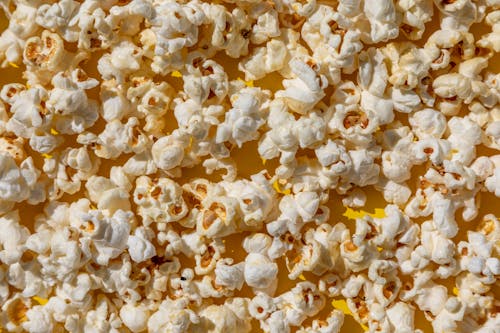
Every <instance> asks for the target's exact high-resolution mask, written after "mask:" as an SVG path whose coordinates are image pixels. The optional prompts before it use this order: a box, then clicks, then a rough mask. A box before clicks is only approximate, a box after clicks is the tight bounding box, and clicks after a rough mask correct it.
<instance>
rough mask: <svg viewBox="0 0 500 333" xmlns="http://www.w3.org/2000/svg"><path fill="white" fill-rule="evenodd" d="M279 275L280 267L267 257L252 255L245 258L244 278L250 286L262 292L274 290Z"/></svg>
mask: <svg viewBox="0 0 500 333" xmlns="http://www.w3.org/2000/svg"><path fill="white" fill-rule="evenodd" d="M277 275H278V265H276V264H275V263H273V262H272V261H271V260H269V259H268V258H267V257H266V256H264V255H262V254H258V253H250V254H248V256H247V257H246V258H245V269H244V277H245V282H246V283H247V284H248V285H249V286H251V287H253V288H256V289H258V290H262V291H267V290H273V289H274V288H275V287H276V282H277V281H276V276H277ZM271 294H272V292H271Z"/></svg>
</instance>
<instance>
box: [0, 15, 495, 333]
mask: <svg viewBox="0 0 500 333" xmlns="http://www.w3.org/2000/svg"><path fill="white" fill-rule="evenodd" d="M437 13H438V11H437V9H436V8H435V14H434V16H435V18H437V15H438V14H437ZM6 25H7V23H6V21H5V18H3V19H2V20H0V29H2V30H3V29H4V28H5V27H6ZM437 27H438V22H437V21H436V20H434V21H433V22H429V23H427V24H426V32H425V34H424V37H423V39H422V40H420V41H416V42H414V43H415V44H417V45H422V44H423V42H424V41H425V40H426V38H427V37H428V36H429V35H430V34H431V33H432V31H434V30H435V29H436V28H437ZM489 31H491V28H490V27H488V26H483V25H480V24H475V25H474V26H473V27H472V32H473V33H474V35H475V36H476V38H477V37H478V36H479V35H480V34H483V33H485V32H489ZM404 40H405V38H404V37H400V38H398V39H397V41H404ZM97 54H98V55H99V53H97ZM97 59H98V58H97V57H94V58H92V59H90V61H88V62H87V63H85V64H84V65H83V67H84V70H85V71H86V72H87V73H88V74H89V76H91V77H96V78H97V77H98V72H97V70H96V64H97ZM215 60H216V61H218V62H219V63H222V64H224V66H225V68H226V69H227V70H228V74H229V78H230V79H232V80H234V79H239V80H241V81H244V80H243V79H241V77H244V74H243V73H241V72H240V71H238V70H237V68H238V67H237V64H238V61H237V60H236V59H232V58H229V57H227V56H226V55H224V54H220V55H218V56H217V57H216V59H215ZM9 65H10V66H9V67H7V68H4V69H0V71H1V75H0V85H3V84H6V83H10V82H19V83H23V84H25V83H26V82H25V80H23V79H22V71H23V70H24V66H23V65H20V64H14V63H10V64H9ZM489 70H491V71H499V70H500V56H499V55H498V54H497V55H495V57H493V58H492V59H490V67H489ZM165 80H166V81H168V82H169V83H170V84H171V85H172V86H173V87H174V88H177V89H180V88H182V74H181V73H180V72H178V71H174V72H172V73H171V75H170V77H165ZM244 82H245V84H246V85H247V86H250V87H251V86H260V87H262V88H265V89H270V90H273V91H275V90H278V89H280V88H281V77H280V76H279V75H278V74H276V73H273V74H271V75H268V76H267V77H266V78H264V79H261V80H257V81H255V82H254V81H244ZM90 95H91V97H92V98H94V99H98V89H97V88H96V89H93V90H91V91H90ZM168 119H169V123H168V125H167V128H168V129H170V130H172V129H175V128H176V127H177V124H176V121H175V118H173V114H172V113H170V114H169V115H168ZM103 127H104V123H103V121H102V120H101V121H99V122H97V123H96V124H95V125H94V127H93V128H91V129H90V131H93V132H94V133H99V132H100V131H102V129H103ZM53 131H54V132H52V130H51V132H52V133H53V134H57V133H56V131H55V130H53ZM27 153H28V154H30V155H31V156H33V158H34V160H35V164H36V165H37V167H39V168H40V166H41V165H42V159H43V157H45V158H51V157H52V156H51V155H48V154H34V153H33V152H32V151H31V150H30V149H29V148H27ZM492 153H494V154H496V153H498V152H496V151H492V150H490V149H487V148H484V147H482V148H479V149H478V155H479V154H483V155H488V154H492ZM232 157H233V158H234V159H235V160H236V161H237V162H238V175H239V176H240V177H249V176H250V175H252V174H254V173H257V172H259V171H261V170H262V169H263V168H265V169H267V170H268V171H269V173H270V174H271V175H272V174H274V169H275V168H276V167H277V166H278V162H277V161H276V159H274V160H267V161H266V160H263V159H261V158H260V156H259V155H258V153H257V144H256V142H249V143H245V144H244V145H243V147H242V148H240V149H238V148H235V149H234V150H233V151H232ZM124 160H125V159H121V158H120V159H117V160H115V161H106V160H103V161H102V162H103V163H102V165H101V167H100V170H99V172H98V174H99V175H102V176H109V170H110V168H111V166H112V165H116V164H119V163H122V162H123V161H124ZM195 177H204V178H208V179H210V180H215V181H217V180H219V179H220V173H217V172H214V174H212V175H207V174H205V172H204V169H203V168H202V167H201V166H200V165H198V166H196V167H194V168H191V169H188V170H183V178H182V179H181V180H180V182H185V181H187V180H189V179H191V178H195ZM412 182H413V183H416V182H417V177H414V179H413V180H412ZM83 188H84V187H83V186H82V190H81V191H80V192H78V193H76V194H74V195H65V196H64V197H63V198H62V199H61V201H67V202H71V201H73V200H76V199H78V198H80V197H82V196H84V191H83ZM274 188H275V189H276V191H277V192H279V193H282V194H287V193H289V191H290V190H287V189H283V187H282V185H281V184H279V183H278V182H276V183H275V184H274ZM363 190H365V193H366V194H367V196H368V201H367V204H366V206H365V207H364V208H363V209H361V210H359V211H357V210H352V209H350V208H348V209H346V208H345V207H343V206H342V205H340V204H339V202H341V198H340V197H339V196H338V195H337V194H335V193H333V192H332V193H331V195H330V201H329V202H328V204H327V205H328V207H329V208H330V213H331V217H330V220H331V221H332V222H343V223H345V224H346V225H347V227H349V228H350V229H351V230H353V228H354V221H353V220H352V219H355V218H357V217H362V216H364V215H366V214H368V215H371V216H373V217H383V216H384V212H383V208H380V207H384V206H385V202H384V200H383V198H382V196H381V194H380V193H379V192H377V191H375V190H374V189H373V187H368V188H364V189H363ZM481 195H482V203H481V206H480V211H479V215H478V217H477V218H476V219H475V220H474V221H471V222H467V223H465V222H463V221H461V220H459V221H458V222H459V225H460V232H459V235H457V237H456V238H455V240H456V241H457V242H458V240H462V239H466V231H467V230H471V229H474V228H475V227H476V225H477V224H478V222H479V220H480V219H481V217H482V216H484V215H485V214H488V213H494V214H495V215H497V216H500V205H499V204H498V203H499V202H498V199H497V198H496V197H494V196H493V195H492V194H490V193H483V194H481ZM15 209H19V212H20V215H21V219H22V221H23V222H24V224H25V225H26V226H27V227H28V228H30V229H31V230H33V221H34V217H35V216H36V215H37V214H40V213H42V211H43V205H38V206H30V205H27V204H18V205H17V206H16V207H15ZM370 212H372V213H370ZM245 236H246V234H239V235H232V236H230V237H227V238H226V239H225V241H226V246H227V248H228V249H230V250H229V251H228V252H227V253H226V254H225V255H227V256H229V257H232V258H234V259H235V260H236V261H237V262H238V261H241V260H243V259H244V257H245V253H244V251H243V250H242V249H241V242H242V240H243V238H244V237H245ZM186 264H187V263H186ZM278 265H279V286H278V291H277V294H279V293H282V292H284V291H287V290H289V289H290V288H292V287H293V286H294V285H295V284H296V283H297V282H298V281H297V280H295V281H291V280H290V279H288V271H287V269H286V265H285V263H284V260H283V259H279V260H278ZM299 279H300V280H305V279H308V280H311V281H313V282H316V281H317V277H316V276H314V275H312V274H310V273H308V272H306V273H304V274H303V275H300V276H299ZM446 286H447V287H448V288H449V290H450V294H451V293H453V294H455V295H456V294H458V289H457V288H456V287H455V286H454V283H453V281H452V280H448V281H446ZM494 291H495V295H497V297H498V296H499V295H500V293H499V287H498V286H496V287H495V289H494ZM251 295H252V293H251V291H250V289H249V288H248V287H244V288H243V289H242V290H241V291H240V292H238V293H237V294H236V295H235V296H251ZM33 300H34V301H35V302H36V303H38V304H41V305H43V304H45V303H46V302H47V300H46V299H43V298H39V297H33ZM333 308H337V309H340V310H341V311H343V312H344V313H346V318H345V323H344V326H343V328H342V332H350V333H356V332H363V331H364V330H366V327H360V325H359V324H358V323H356V322H355V321H354V319H353V318H352V316H351V315H350V311H349V309H348V308H347V304H346V302H345V300H342V299H336V300H332V301H331V302H330V303H327V306H325V308H324V309H323V310H322V311H321V312H320V313H319V314H318V315H317V317H318V318H325V317H326V316H327V315H328V313H329V312H330V311H331V310H332V309H333ZM311 321H312V318H310V319H308V320H307V321H306V322H305V323H304V324H307V323H310V322H311ZM254 324H257V323H256V322H255V321H254ZM416 328H420V329H422V330H423V331H424V332H431V331H432V328H431V326H430V325H429V323H428V322H427V321H426V320H425V318H424V316H423V313H421V312H420V311H417V312H416ZM254 331H255V332H258V331H260V329H259V328H258V324H257V325H256V326H255V327H254ZM0 332H1V329H0Z"/></svg>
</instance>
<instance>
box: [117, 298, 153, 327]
mask: <svg viewBox="0 0 500 333" xmlns="http://www.w3.org/2000/svg"><path fill="white" fill-rule="evenodd" d="M149 313H150V312H149V310H148V308H147V307H146V305H144V304H137V305H134V304H125V305H124V306H123V307H122V308H121V309H120V318H121V320H122V321H123V324H124V325H125V326H126V327H127V328H128V329H129V330H131V331H132V332H134V333H136V332H143V331H145V330H146V329H147V325H148V319H149Z"/></svg>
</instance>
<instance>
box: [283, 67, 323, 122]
mask: <svg viewBox="0 0 500 333" xmlns="http://www.w3.org/2000/svg"><path fill="white" fill-rule="evenodd" d="M289 65H290V69H291V71H292V73H293V74H294V75H295V76H296V78H293V79H287V80H284V81H283V86H284V87H285V90H280V91H277V92H276V94H275V96H276V97H278V98H282V99H284V100H285V102H286V104H287V105H288V107H289V108H290V109H292V110H293V111H294V112H297V113H299V114H306V113H307V112H308V111H310V110H311V109H312V108H313V107H314V105H315V104H316V103H318V102H319V101H320V100H321V99H322V98H323V97H324V95H325V94H324V92H323V90H324V89H325V87H326V86H327V84H328V82H327V81H326V78H325V77H324V76H323V75H317V73H316V72H315V70H314V64H312V65H310V64H308V63H306V62H303V61H301V60H299V59H292V60H291V61H290V63H289Z"/></svg>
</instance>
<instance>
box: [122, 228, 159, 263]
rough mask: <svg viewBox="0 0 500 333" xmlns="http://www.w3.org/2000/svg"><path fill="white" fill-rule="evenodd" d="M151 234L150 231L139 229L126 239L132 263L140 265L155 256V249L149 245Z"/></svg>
mask: <svg viewBox="0 0 500 333" xmlns="http://www.w3.org/2000/svg"><path fill="white" fill-rule="evenodd" d="M151 234H152V230H150V229H149V230H148V229H147V228H146V227H139V228H137V229H135V232H134V235H131V236H130V237H128V240H127V247H128V252H129V254H130V257H131V258H132V260H133V261H135V262H138V263H140V262H143V261H145V260H147V259H150V258H152V257H154V256H155V255H156V248H155V246H154V245H153V243H151V238H152V235H151Z"/></svg>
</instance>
